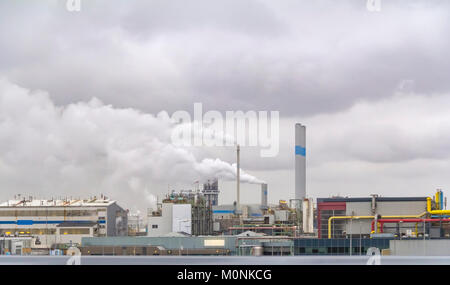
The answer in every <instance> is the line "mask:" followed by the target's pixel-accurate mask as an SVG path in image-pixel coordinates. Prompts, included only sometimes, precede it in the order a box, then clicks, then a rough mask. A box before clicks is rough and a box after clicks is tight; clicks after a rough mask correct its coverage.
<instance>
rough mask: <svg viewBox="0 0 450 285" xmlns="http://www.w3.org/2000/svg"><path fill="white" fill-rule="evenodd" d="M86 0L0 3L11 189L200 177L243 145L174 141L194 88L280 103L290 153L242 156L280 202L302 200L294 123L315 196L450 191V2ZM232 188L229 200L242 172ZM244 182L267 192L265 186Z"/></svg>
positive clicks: (5, 169)
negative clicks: (300, 127)
mask: <svg viewBox="0 0 450 285" xmlns="http://www.w3.org/2000/svg"><path fill="white" fill-rule="evenodd" d="M81 2H82V3H81V4H82V6H81V11H80V12H69V11H67V10H66V1H65V0H46V1H44V0H42V1H27V0H4V1H1V2H0V147H1V149H2V151H1V152H0V189H1V192H0V198H1V199H2V200H3V199H8V198H12V197H13V196H14V194H17V193H23V194H30V195H35V196H41V197H49V196H53V197H56V196H74V197H77V196H81V197H83V196H86V195H95V194H98V193H105V194H107V195H109V196H110V197H113V198H114V199H118V200H121V201H123V202H122V204H124V207H126V208H131V209H137V208H139V209H145V207H147V205H148V203H150V202H149V201H151V200H152V198H150V197H152V195H159V196H161V195H162V194H163V193H165V192H167V189H168V188H179V187H193V186H192V182H193V181H196V180H198V179H199V178H201V176H207V175H209V174H210V173H209V171H210V169H211V168H213V169H215V170H217V169H218V168H220V167H223V168H224V169H226V168H227V167H228V168H229V166H230V165H229V164H228V162H229V163H233V162H234V159H235V158H234V156H235V154H234V151H233V148H231V147H223V148H217V147H194V148H189V149H185V148H179V147H175V146H173V145H171V144H170V141H169V139H168V133H169V130H170V128H171V122H170V120H168V119H167V117H168V116H170V115H171V114H172V113H173V112H174V111H177V110H186V111H188V112H192V111H193V104H194V103H195V102H200V103H202V104H203V109H204V111H208V110H217V111H220V112H225V111H227V110H234V111H236V110H243V111H249V110H254V111H260V110H267V111H279V114H280V152H279V155H278V156H276V157H273V158H261V157H260V156H259V149H258V148H255V147H244V148H243V150H242V157H241V162H242V168H243V169H244V170H245V171H246V172H247V173H248V174H249V177H250V175H253V176H255V177H257V178H258V179H261V180H264V181H266V182H267V183H268V184H269V200H270V201H272V202H276V201H278V200H279V199H289V198H293V192H294V189H293V188H294V172H293V170H294V168H293V167H294V156H293V147H294V141H293V138H294V136H293V130H294V124H295V123H296V122H301V123H303V124H305V125H306V126H307V164H308V166H307V169H308V171H307V195H308V196H311V197H328V196H331V195H343V196H347V195H348V196H367V195H369V194H372V193H378V194H380V195H384V196H409V195H415V196H416V195H430V194H432V193H433V191H434V190H435V189H436V188H442V189H443V190H444V191H446V190H450V175H448V173H450V112H449V110H450V96H449V95H450V78H449V77H450V56H449V50H450V37H449V35H450V3H449V2H448V1H445V0H442V1H439V0H435V1H433V0H429V1H415V0H411V1H401V0H389V1H387V0H381V11H380V12H370V11H368V10H367V8H366V0H348V1H344V0H343V1H334V0H317V1H299V0H283V1H269V0H215V1H211V0H190V1H188V2H187V1H182V0H153V1H147V0H146V1H144V0H141V1H137V0H127V1H119V0H89V1H87V0H82V1H81ZM216 159H217V160H216ZM213 172H214V171H213ZM214 173H217V172H214ZM221 188H222V195H221V198H220V200H221V202H223V203H231V202H232V201H233V200H234V199H235V198H234V182H233V181H232V179H231V178H230V179H224V181H221ZM242 188H243V194H242V195H243V199H242V200H243V201H244V202H247V203H256V202H259V186H258V185H255V184H244V185H243V186H242ZM143 197H145V198H143Z"/></svg>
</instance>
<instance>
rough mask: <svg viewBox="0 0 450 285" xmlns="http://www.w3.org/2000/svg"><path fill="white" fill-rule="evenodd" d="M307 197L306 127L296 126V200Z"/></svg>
mask: <svg viewBox="0 0 450 285" xmlns="http://www.w3.org/2000/svg"><path fill="white" fill-rule="evenodd" d="M305 197H306V127H305V126H303V125H302V124H299V123H297V124H295V199H300V200H303V199H304V198H305Z"/></svg>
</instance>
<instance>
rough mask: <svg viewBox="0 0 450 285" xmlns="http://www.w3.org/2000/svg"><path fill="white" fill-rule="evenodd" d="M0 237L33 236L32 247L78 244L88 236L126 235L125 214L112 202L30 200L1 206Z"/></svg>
mask: <svg viewBox="0 0 450 285" xmlns="http://www.w3.org/2000/svg"><path fill="white" fill-rule="evenodd" d="M0 234H1V235H2V236H5V237H7V236H16V237H17V236H29V237H32V240H33V242H32V247H33V248H47V249H48V248H50V247H52V245H54V244H60V243H74V244H76V243H80V242H81V238H82V237H88V236H99V237H101V236H104V237H106V236H122V235H127V211H125V210H124V209H122V208H121V207H120V206H119V205H117V203H116V202H115V201H111V200H108V199H106V198H103V197H102V198H101V199H97V198H96V197H94V198H91V199H85V200H81V199H58V200H57V199H50V200H38V199H33V198H32V197H30V198H28V199H26V198H22V199H15V200H9V201H6V202H3V203H1V204H0Z"/></svg>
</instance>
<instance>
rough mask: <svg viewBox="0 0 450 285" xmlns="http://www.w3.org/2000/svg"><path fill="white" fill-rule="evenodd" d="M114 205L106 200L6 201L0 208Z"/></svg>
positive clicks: (111, 201) (0, 204)
mask: <svg viewBox="0 0 450 285" xmlns="http://www.w3.org/2000/svg"><path fill="white" fill-rule="evenodd" d="M114 203H116V201H113V200H107V199H85V200H78V199H68V200H42V199H33V200H8V201H6V202H2V203H0V208H10V207H20V208H24V207H99V206H109V205H112V204H114Z"/></svg>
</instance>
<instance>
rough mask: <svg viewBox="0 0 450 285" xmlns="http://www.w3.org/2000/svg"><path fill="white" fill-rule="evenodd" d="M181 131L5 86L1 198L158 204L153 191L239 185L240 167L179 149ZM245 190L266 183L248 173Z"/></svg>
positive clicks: (159, 118) (166, 120)
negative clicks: (175, 136) (175, 134)
mask: <svg viewBox="0 0 450 285" xmlns="http://www.w3.org/2000/svg"><path fill="white" fill-rule="evenodd" d="M174 126H175V124H174V122H173V121H172V120H171V118H170V117H169V115H168V114H167V112H164V111H163V112H160V113H158V114H157V115H156V116H154V115H152V114H145V113H142V112H140V111H138V110H135V109H117V108H113V107H112V106H110V105H105V104H103V103H102V102H101V101H99V100H98V99H96V98H93V99H91V100H90V101H89V102H79V103H74V104H69V105H66V106H57V105H56V104H55V103H54V102H52V100H51V99H50V98H49V96H48V94H47V93H45V92H42V91H29V90H27V89H24V88H22V87H19V86H17V85H14V84H12V83H10V82H9V81H7V80H4V79H3V80H1V79H0V148H1V150H2V151H1V152H0V179H1V180H2V182H1V186H2V187H3V188H4V189H3V190H2V192H1V195H2V197H1V198H2V199H8V198H11V195H13V194H14V193H29V194H34V195H36V194H37V195H39V196H41V197H42V198H44V197H48V196H50V195H51V196H56V195H60V196H65V195H73V196H77V197H83V196H84V195H90V194H93V193H104V194H107V195H110V196H111V195H112V197H114V198H115V199H118V198H121V199H125V200H126V201H127V202H132V201H135V200H141V202H142V201H144V202H142V203H150V204H153V203H155V196H154V194H155V193H154V190H156V189H154V188H153V187H154V185H161V184H165V183H174V182H179V183H192V182H193V181H195V180H199V179H200V181H206V180H207V179H211V178H218V179H223V180H234V179H235V178H236V165H232V164H229V163H227V162H224V161H222V160H220V159H210V158H206V159H203V160H201V161H197V159H196V158H195V156H194V154H193V152H192V150H190V149H188V148H182V147H177V146H174V145H173V144H172V143H171V141H170V136H171V131H172V129H173V127H174ZM241 182H243V183H262V182H263V181H260V180H258V179H257V178H256V177H253V176H251V175H249V174H247V173H245V172H243V171H241Z"/></svg>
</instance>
